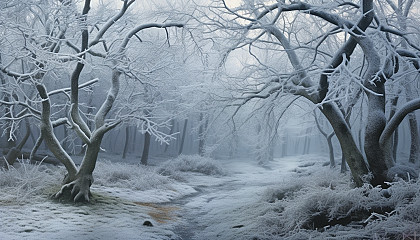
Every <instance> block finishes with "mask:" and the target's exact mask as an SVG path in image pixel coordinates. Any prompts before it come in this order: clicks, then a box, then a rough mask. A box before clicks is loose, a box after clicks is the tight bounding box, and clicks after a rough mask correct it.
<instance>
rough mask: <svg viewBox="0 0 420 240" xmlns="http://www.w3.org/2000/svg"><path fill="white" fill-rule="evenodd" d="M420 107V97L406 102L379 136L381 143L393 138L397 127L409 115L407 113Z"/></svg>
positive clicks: (382, 144)
mask: <svg viewBox="0 0 420 240" xmlns="http://www.w3.org/2000/svg"><path fill="white" fill-rule="evenodd" d="M418 109H420V98H417V99H414V100H411V101H409V102H407V103H406V104H404V106H402V107H401V108H400V109H399V110H398V111H397V112H396V113H395V114H394V116H393V117H392V118H391V120H389V122H388V124H387V125H386V126H385V129H384V131H383V132H382V134H381V137H380V138H379V144H380V145H381V146H384V144H385V143H386V142H387V141H388V140H389V139H390V138H391V136H392V134H393V133H394V131H395V129H397V127H398V125H400V123H401V121H402V120H403V119H404V118H405V116H407V114H409V113H411V112H413V111H415V110H418Z"/></svg>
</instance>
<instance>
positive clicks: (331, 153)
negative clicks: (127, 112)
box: [314, 110, 335, 168]
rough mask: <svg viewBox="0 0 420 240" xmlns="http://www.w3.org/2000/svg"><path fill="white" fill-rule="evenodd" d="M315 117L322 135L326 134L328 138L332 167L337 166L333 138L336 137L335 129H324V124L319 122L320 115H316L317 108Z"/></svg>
mask: <svg viewBox="0 0 420 240" xmlns="http://www.w3.org/2000/svg"><path fill="white" fill-rule="evenodd" d="M314 118H315V123H316V127H317V128H318V130H319V132H320V133H321V134H322V136H324V137H325V139H326V140H327V144H328V152H329V156H330V167H331V168H335V159H334V147H333V143H332V138H333V137H334V135H335V133H334V131H332V132H331V133H327V132H326V131H325V130H324V129H322V126H321V124H320V123H319V120H318V117H317V115H316V111H315V110H314Z"/></svg>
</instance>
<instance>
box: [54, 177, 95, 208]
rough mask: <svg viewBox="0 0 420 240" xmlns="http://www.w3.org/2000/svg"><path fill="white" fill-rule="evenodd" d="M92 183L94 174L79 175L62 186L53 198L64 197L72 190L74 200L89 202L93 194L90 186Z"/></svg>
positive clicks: (71, 196)
mask: <svg viewBox="0 0 420 240" xmlns="http://www.w3.org/2000/svg"><path fill="white" fill-rule="evenodd" d="M92 183H93V177H92V175H90V174H88V175H78V176H77V177H76V180H74V181H72V182H70V183H67V184H64V185H63V186H62V187H61V189H60V191H59V192H58V193H56V194H54V196H53V198H55V199H59V198H62V197H64V196H67V195H68V194H66V193H68V192H70V198H71V199H72V200H73V201H74V202H89V201H90V196H92V194H91V193H90V186H91V185H92Z"/></svg>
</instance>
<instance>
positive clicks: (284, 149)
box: [281, 135, 287, 157]
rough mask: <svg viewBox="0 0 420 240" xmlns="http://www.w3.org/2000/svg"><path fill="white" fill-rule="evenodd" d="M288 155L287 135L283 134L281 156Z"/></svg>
mask: <svg viewBox="0 0 420 240" xmlns="http://www.w3.org/2000/svg"><path fill="white" fill-rule="evenodd" d="M286 156H287V136H286V135H283V138H282V144H281V157H286Z"/></svg>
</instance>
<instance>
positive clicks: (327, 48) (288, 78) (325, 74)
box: [197, 0, 420, 186]
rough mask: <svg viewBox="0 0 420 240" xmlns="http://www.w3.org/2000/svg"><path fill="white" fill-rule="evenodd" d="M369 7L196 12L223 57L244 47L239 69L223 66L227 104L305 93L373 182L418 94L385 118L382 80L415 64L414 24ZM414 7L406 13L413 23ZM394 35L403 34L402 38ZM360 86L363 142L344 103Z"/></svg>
mask: <svg viewBox="0 0 420 240" xmlns="http://www.w3.org/2000/svg"><path fill="white" fill-rule="evenodd" d="M359 4H360V5H359ZM376 7H377V6H375V4H374V1H373V0H362V1H360V3H359V2H355V1H338V0H337V1H328V2H325V1H308V2H302V1H290V2H289V1H284V0H278V1H264V0H248V1H241V2H230V1H224V0H217V1H213V2H212V4H211V8H210V11H208V10H207V9H208V8H202V11H201V15H200V16H199V17H197V20H198V21H199V22H200V23H204V24H205V26H206V27H207V29H208V32H209V34H212V36H213V38H212V41H213V42H214V45H215V46H217V47H219V48H224V49H225V51H226V55H225V56H226V62H228V61H231V59H232V57H233V56H235V53H238V52H239V53H241V54H243V52H247V53H248V58H247V59H246V60H244V61H242V62H238V63H237V65H239V68H241V69H243V70H242V71H240V72H239V71H236V72H234V71H233V70H232V69H228V73H229V76H233V77H231V78H230V81H231V82H234V84H232V85H234V86H235V88H236V93H237V94H236V95H234V96H233V97H232V98H231V99H232V100H233V101H234V102H235V103H234V104H231V105H233V106H243V105H244V104H247V103H250V102H252V101H251V100H252V99H264V100H265V101H266V102H268V103H271V102H272V101H274V100H275V99H278V98H279V97H281V96H290V95H296V96H301V97H303V98H305V99H307V100H308V101H309V102H311V103H313V104H314V105H313V106H314V108H316V107H317V108H319V109H320V110H321V112H322V114H323V115H324V116H325V117H326V118H327V119H328V121H329V123H330V124H331V126H332V127H333V129H334V132H335V135H336V136H337V138H338V140H339V143H340V146H341V149H342V152H343V156H344V158H345V160H346V161H347V163H348V165H349V168H350V170H351V173H352V176H353V180H354V182H355V183H356V185H357V186H361V185H362V184H363V182H364V181H366V180H367V179H368V178H366V177H365V176H366V175H368V174H369V173H370V174H371V178H370V183H372V184H374V185H378V184H380V185H382V184H384V183H385V181H387V180H388V178H392V176H387V174H388V171H389V169H391V168H393V167H394V165H395V162H394V159H393V154H392V147H391V142H392V141H391V139H392V138H391V137H392V133H393V132H394V131H395V129H396V127H397V126H398V125H399V124H400V122H401V120H402V119H403V118H404V117H405V116H406V115H407V114H408V113H410V112H412V111H414V110H416V109H419V108H420V99H413V100H412V101H409V102H407V103H405V104H404V105H402V106H401V107H400V109H399V110H397V111H396V112H395V114H394V115H393V116H392V118H390V119H387V118H386V115H385V111H386V107H385V103H386V97H387V91H388V88H387V85H386V83H387V82H389V81H390V79H393V80H394V81H402V79H401V76H403V75H404V73H405V72H406V71H407V70H406V69H404V68H405V67H406V68H409V69H410V71H412V72H417V73H418V71H419V59H420V56H419V54H418V51H419V49H420V48H419V44H418V38H419V31H418V29H417V30H414V29H415V28H416V27H415V24H414V25H412V26H413V30H411V31H410V30H407V31H406V30H404V29H398V28H396V27H394V26H393V25H390V24H388V22H387V18H379V17H378V16H377V14H376V12H377V11H376ZM418 7H419V6H413V7H412V8H411V9H417V10H412V11H413V13H412V12H411V11H408V13H407V15H406V16H407V18H410V19H412V22H413V23H414V22H417V20H416V19H414V18H415V17H416V15H415V14H414V11H418ZM395 38H398V39H404V42H405V45H404V46H403V45H402V44H401V43H399V42H394V41H393V39H395ZM224 46H228V47H227V48H226V47H224ZM403 66H405V67H403ZM360 89H363V97H361V98H360V99H362V100H363V101H364V106H363V107H364V109H367V119H366V121H365V122H366V124H365V126H364V128H365V131H364V132H365V134H364V146H363V149H360V148H359V147H358V145H357V144H356V139H355V138H354V136H353V134H352V131H351V126H350V124H349V122H348V121H346V109H347V108H351V107H352V106H354V104H355V102H354V101H356V102H357V101H358V100H357V99H358V98H357V97H355V95H357V92H359V91H360ZM365 98H366V99H367V100H364V99H365ZM365 159H366V161H365ZM366 162H367V163H366ZM404 174H405V173H404ZM411 174H414V175H415V173H412V172H411ZM405 175H406V174H405Z"/></svg>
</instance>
